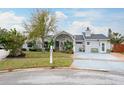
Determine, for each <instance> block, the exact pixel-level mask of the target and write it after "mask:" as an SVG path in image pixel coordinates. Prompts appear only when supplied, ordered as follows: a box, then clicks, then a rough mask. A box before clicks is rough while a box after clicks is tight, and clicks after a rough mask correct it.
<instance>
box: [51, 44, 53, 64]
mask: <svg viewBox="0 0 124 93" xmlns="http://www.w3.org/2000/svg"><path fill="white" fill-rule="evenodd" d="M52 63H53V46H50V64H52Z"/></svg>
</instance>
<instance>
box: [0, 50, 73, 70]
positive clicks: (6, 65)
mask: <svg viewBox="0 0 124 93" xmlns="http://www.w3.org/2000/svg"><path fill="white" fill-rule="evenodd" d="M71 56H72V55H71V54H65V53H59V52H54V53H53V62H54V64H50V63H49V52H45V53H42V52H26V57H25V58H7V59H5V60H3V61H0V70H6V69H10V68H11V69H23V68H36V67H51V66H53V65H54V66H55V67H69V66H70V65H71V64H72V57H71Z"/></svg>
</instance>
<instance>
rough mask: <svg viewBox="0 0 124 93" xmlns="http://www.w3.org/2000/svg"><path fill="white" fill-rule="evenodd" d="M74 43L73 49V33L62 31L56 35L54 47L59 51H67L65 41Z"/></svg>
mask: <svg viewBox="0 0 124 93" xmlns="http://www.w3.org/2000/svg"><path fill="white" fill-rule="evenodd" d="M67 41H68V42H71V43H72V44H73V51H75V40H74V37H73V35H71V34H69V33H67V32H65V31H62V32H60V33H58V34H56V35H55V36H54V49H55V50H58V51H65V42H67Z"/></svg>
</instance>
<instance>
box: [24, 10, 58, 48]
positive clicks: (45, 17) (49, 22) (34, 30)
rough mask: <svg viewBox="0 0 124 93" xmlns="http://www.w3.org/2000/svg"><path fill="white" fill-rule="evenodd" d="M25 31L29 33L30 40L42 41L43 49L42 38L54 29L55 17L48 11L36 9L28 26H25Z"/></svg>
mask: <svg viewBox="0 0 124 93" xmlns="http://www.w3.org/2000/svg"><path fill="white" fill-rule="evenodd" d="M25 28H26V30H27V31H28V32H29V38H30V39H37V38H41V39H42V47H44V38H45V37H46V36H47V35H48V33H50V32H54V31H55V29H56V17H55V15H52V14H51V13H50V12H49V11H48V10H43V9H37V10H36V12H35V13H34V14H32V17H31V20H30V21H29V24H25Z"/></svg>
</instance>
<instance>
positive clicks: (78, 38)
mask: <svg viewBox="0 0 124 93" xmlns="http://www.w3.org/2000/svg"><path fill="white" fill-rule="evenodd" d="M75 40H84V38H83V35H75Z"/></svg>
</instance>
